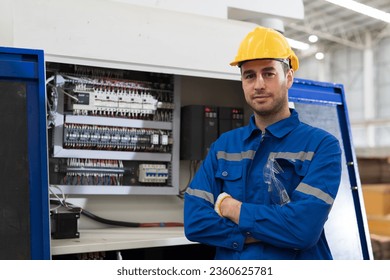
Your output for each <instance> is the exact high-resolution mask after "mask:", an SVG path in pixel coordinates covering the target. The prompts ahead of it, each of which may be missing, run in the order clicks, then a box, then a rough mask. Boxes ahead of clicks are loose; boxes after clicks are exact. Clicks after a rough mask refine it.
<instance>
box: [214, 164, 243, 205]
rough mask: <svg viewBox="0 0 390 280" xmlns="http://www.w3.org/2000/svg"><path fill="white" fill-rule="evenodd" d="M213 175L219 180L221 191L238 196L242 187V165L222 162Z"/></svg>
mask: <svg viewBox="0 0 390 280" xmlns="http://www.w3.org/2000/svg"><path fill="white" fill-rule="evenodd" d="M215 177H216V178H217V179H219V180H220V182H221V187H222V191H223V192H227V193H228V194H230V195H232V196H233V197H236V198H237V196H239V194H240V193H242V189H243V178H242V165H241V164H239V163H223V164H220V165H219V166H218V170H217V173H216V174H215Z"/></svg>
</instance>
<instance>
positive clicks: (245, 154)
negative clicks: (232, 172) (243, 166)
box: [217, 150, 255, 161]
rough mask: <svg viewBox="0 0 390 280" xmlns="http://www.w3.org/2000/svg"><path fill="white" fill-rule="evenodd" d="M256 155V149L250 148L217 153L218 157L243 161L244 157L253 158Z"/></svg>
mask: <svg viewBox="0 0 390 280" xmlns="http://www.w3.org/2000/svg"><path fill="white" fill-rule="evenodd" d="M254 157H255V151H253V150H249V151H246V152H241V153H227V152H224V151H219V152H218V153H217V158H218V159H224V160H227V161H241V160H243V159H253V158H254Z"/></svg>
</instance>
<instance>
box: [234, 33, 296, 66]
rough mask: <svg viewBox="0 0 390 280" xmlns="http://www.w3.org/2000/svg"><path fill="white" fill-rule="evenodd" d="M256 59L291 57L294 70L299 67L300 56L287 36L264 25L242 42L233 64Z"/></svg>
mask: <svg viewBox="0 0 390 280" xmlns="http://www.w3.org/2000/svg"><path fill="white" fill-rule="evenodd" d="M254 59H289V60H290V66H291V68H292V69H293V70H294V71H297V70H298V68H299V61H298V57H297V56H296V55H295V53H294V51H293V50H292V49H291V47H290V45H289V44H288V42H287V40H286V38H285V37H284V36H283V35H282V34H281V33H280V32H278V31H276V30H274V29H271V28H266V27H262V26H258V27H256V28H255V29H254V30H253V31H251V32H250V33H248V35H247V36H246V37H245V38H244V40H243V41H242V42H241V45H240V47H239V49H238V53H237V55H236V58H235V60H234V61H233V62H231V63H230V65H231V66H237V65H241V63H243V62H245V61H248V60H254Z"/></svg>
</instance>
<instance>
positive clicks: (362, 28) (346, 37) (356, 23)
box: [284, 0, 390, 52]
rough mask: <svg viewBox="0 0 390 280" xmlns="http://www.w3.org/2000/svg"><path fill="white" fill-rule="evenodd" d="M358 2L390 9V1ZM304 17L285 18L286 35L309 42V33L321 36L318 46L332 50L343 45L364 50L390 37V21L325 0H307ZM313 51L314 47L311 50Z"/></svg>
mask: <svg viewBox="0 0 390 280" xmlns="http://www.w3.org/2000/svg"><path fill="white" fill-rule="evenodd" d="M356 2H359V3H362V4H365V5H368V6H370V7H373V8H376V9H379V10H382V11H384V12H387V13H389V12H390V1H389V0H357V1H356ZM303 5H304V14H305V15H304V19H303V20H285V21H284V28H285V32H284V34H285V35H286V36H287V37H289V38H291V39H294V40H298V41H302V42H306V43H309V42H308V36H309V35H317V37H318V38H319V40H318V42H317V43H316V48H319V49H320V50H321V51H325V52H326V51H329V50H330V49H332V48H337V47H340V46H343V47H351V48H356V49H364V48H366V47H368V46H370V45H375V43H376V42H378V41H379V40H381V39H382V38H384V37H390V24H389V23H387V22H384V21H381V20H378V19H374V18H372V17H369V16H366V15H363V14H360V13H357V12H355V11H351V10H349V9H347V8H343V7H340V6H337V5H335V4H332V3H329V2H328V1H325V0H303ZM308 52H310V50H309V51H308Z"/></svg>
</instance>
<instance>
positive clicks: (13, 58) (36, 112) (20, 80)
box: [0, 47, 51, 260]
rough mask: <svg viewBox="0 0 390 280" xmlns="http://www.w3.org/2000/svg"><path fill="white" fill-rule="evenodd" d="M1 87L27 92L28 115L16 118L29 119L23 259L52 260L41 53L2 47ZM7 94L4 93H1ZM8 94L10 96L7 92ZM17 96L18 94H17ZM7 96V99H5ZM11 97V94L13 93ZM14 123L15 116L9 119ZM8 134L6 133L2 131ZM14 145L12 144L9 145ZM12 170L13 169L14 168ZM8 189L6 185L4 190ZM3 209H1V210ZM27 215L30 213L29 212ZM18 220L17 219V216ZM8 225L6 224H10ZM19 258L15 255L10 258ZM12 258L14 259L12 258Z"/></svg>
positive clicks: (43, 74)
mask: <svg viewBox="0 0 390 280" xmlns="http://www.w3.org/2000/svg"><path fill="white" fill-rule="evenodd" d="M0 83H3V84H6V83H11V84H20V85H22V87H23V88H24V89H25V94H24V96H25V97H24V99H25V100H26V102H25V105H23V106H25V108H26V111H27V112H22V113H21V114H19V115H18V112H15V116H17V117H19V118H20V117H23V116H26V121H24V122H25V123H26V124H27V132H24V134H23V135H27V139H26V140H25V142H26V143H27V151H28V152H27V155H26V156H27V159H26V160H27V161H28V163H26V167H27V168H26V169H28V170H27V171H26V172H27V173H28V174H26V178H28V186H25V187H23V191H24V192H26V191H27V192H28V196H29V201H28V202H29V217H27V219H26V220H27V221H29V225H26V228H28V229H29V232H30V242H29V247H30V248H28V249H23V250H26V252H29V253H23V254H20V258H21V259H24V258H26V259H41V260H42V259H50V258H51V254H50V225H49V222H50V216H49V194H48V151H47V126H46V89H45V62H44V53H43V51H42V50H31V49H21V48H7V47H0ZM1 94H5V91H3V92H0V95H1ZM7 94H10V93H9V92H7ZM15 94H18V93H17V92H15ZM3 96H4V95H3ZM11 96H12V93H11ZM10 120H12V116H11V117H10ZM2 133H7V131H2ZM10 145H12V143H11V144H10ZM2 160H4V159H2ZM11 168H12V167H11ZM4 188H6V186H4V185H3V190H4ZM1 207H2V206H1V205H0V208H1ZM27 211H28V209H27ZM15 216H17V215H15ZM10 221H11V219H10V220H9V221H7V223H9V222H10ZM13 255H16V256H18V257H19V255H18V254H17V253H16V254H15V253H14V252H12V254H10V256H13ZM11 258H12V257H11Z"/></svg>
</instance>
